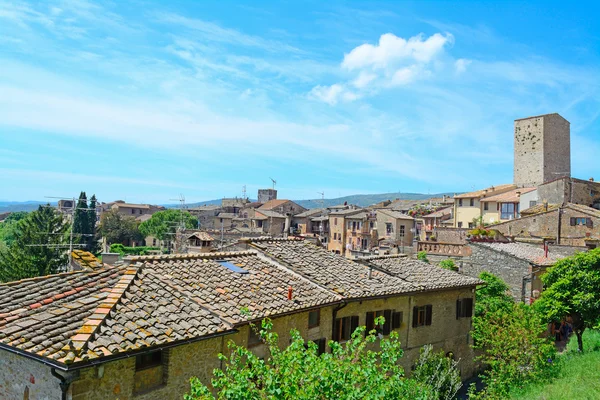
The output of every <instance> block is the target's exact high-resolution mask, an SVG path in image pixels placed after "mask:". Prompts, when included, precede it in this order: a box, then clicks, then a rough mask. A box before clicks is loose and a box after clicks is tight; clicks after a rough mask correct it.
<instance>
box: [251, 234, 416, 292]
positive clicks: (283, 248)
mask: <svg viewBox="0 0 600 400" xmlns="http://www.w3.org/2000/svg"><path fill="white" fill-rule="evenodd" d="M251 243H252V245H253V246H254V247H256V248H257V249H259V250H262V251H264V252H265V253H266V254H268V255H269V256H271V257H273V258H274V259H275V260H277V261H278V262H281V263H283V264H284V265H285V266H287V267H289V268H290V269H291V270H293V271H295V272H297V273H299V274H301V275H303V276H304V277H306V278H308V279H310V280H312V281H313V282H316V283H317V284H319V285H321V286H323V287H326V288H327V289H329V290H332V291H333V292H335V293H338V294H340V295H342V296H344V297H345V298H360V297H369V296H378V295H384V294H400V293H409V292H414V291H417V290H419V288H418V287H417V286H415V285H412V284H410V283H408V282H406V281H404V280H402V279H398V278H396V277H393V276H390V275H388V274H385V273H383V272H379V271H373V272H372V274H371V279H369V268H368V267H366V266H364V265H361V264H359V263H355V262H353V261H350V260H348V259H346V258H344V257H340V256H338V255H335V254H333V253H330V252H328V251H327V250H325V249H323V248H321V247H318V246H316V245H314V244H312V243H308V242H304V241H301V240H270V239H262V240H261V239H258V240H257V239H252V240H251Z"/></svg>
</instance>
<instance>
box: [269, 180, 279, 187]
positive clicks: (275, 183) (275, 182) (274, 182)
mask: <svg viewBox="0 0 600 400" xmlns="http://www.w3.org/2000/svg"><path fill="white" fill-rule="evenodd" d="M269 179H270V180H271V182H273V190H275V185H277V181H276V180H275V179H273V178H269Z"/></svg>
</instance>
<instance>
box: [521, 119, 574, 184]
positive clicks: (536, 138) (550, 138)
mask: <svg viewBox="0 0 600 400" xmlns="http://www.w3.org/2000/svg"><path fill="white" fill-rule="evenodd" d="M570 126H571V124H570V123H569V121H567V120H566V119H564V118H563V117H561V116H560V115H558V114H556V113H555V114H546V115H539V116H537V117H529V118H523V119H517V120H515V167H514V183H515V185H517V186H518V187H536V186H538V185H540V184H542V183H544V182H548V181H551V180H554V179H557V178H561V177H570V176H571V127H570Z"/></svg>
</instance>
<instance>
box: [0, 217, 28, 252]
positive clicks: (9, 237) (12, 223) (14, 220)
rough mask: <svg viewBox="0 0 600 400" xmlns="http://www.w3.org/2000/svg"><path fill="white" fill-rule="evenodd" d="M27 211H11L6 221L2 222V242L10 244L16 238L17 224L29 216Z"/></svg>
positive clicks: (0, 233) (0, 232)
mask: <svg viewBox="0 0 600 400" xmlns="http://www.w3.org/2000/svg"><path fill="white" fill-rule="evenodd" d="M27 214H28V213H27V212H25V211H18V212H14V213H11V214H10V215H9V216H8V217H6V219H5V220H4V222H2V223H0V242H4V244H5V245H6V246H10V245H11V244H12V242H13V241H14V240H15V232H16V230H17V224H18V222H19V221H20V220H22V219H24V218H25V217H27Z"/></svg>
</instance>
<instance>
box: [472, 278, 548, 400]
mask: <svg viewBox="0 0 600 400" xmlns="http://www.w3.org/2000/svg"><path fill="white" fill-rule="evenodd" d="M480 278H481V279H483V280H485V281H486V282H487V283H488V284H487V285H486V286H483V287H480V288H478V289H477V293H476V297H477V303H476V307H475V316H474V317H473V331H472V336H473V341H474V343H475V344H474V346H473V347H474V348H475V349H478V350H481V353H482V355H481V356H479V357H478V360H479V361H481V362H483V363H484V365H485V366H486V367H487V368H486V371H485V373H484V375H483V377H482V379H483V381H484V383H485V384H486V388H485V390H484V391H483V392H481V393H478V394H474V393H472V394H471V398H486V399H489V398H491V399H502V398H506V397H507V396H508V393H509V391H510V388H511V386H518V385H523V384H525V383H527V382H532V381H536V380H539V379H542V378H544V377H545V376H547V374H549V373H550V372H551V371H552V370H553V366H554V363H553V362H552V361H553V360H554V359H555V355H556V348H555V347H554V344H553V343H552V342H551V341H550V340H549V339H548V338H545V337H544V333H545V332H546V324H545V323H544V320H543V318H542V316H541V315H540V314H539V313H538V312H536V310H535V309H534V308H533V307H531V306H529V305H526V304H523V303H518V304H517V303H515V302H514V300H513V299H512V298H511V297H510V296H508V295H507V294H506V292H507V289H508V286H507V285H506V283H505V282H503V281H502V280H501V279H499V278H497V277H495V276H494V275H492V274H489V273H487V272H484V273H482V274H481V275H480Z"/></svg>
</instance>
